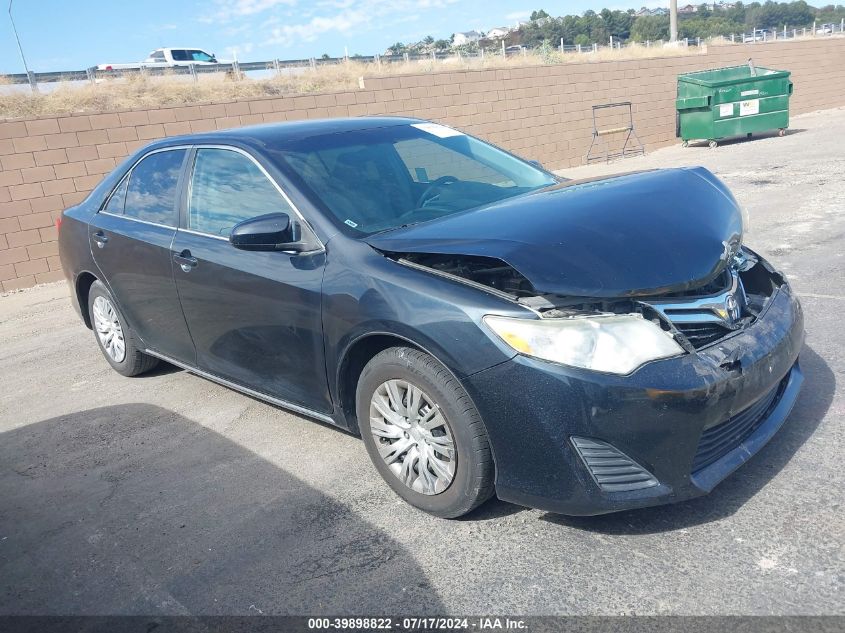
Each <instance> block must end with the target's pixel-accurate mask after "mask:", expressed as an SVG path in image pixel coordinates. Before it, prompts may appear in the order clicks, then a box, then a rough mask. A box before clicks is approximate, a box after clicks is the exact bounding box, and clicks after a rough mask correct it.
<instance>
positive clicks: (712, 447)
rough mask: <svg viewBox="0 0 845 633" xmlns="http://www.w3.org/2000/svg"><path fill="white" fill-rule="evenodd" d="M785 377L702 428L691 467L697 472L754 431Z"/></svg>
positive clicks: (783, 382)
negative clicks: (745, 405) (751, 401)
mask: <svg viewBox="0 0 845 633" xmlns="http://www.w3.org/2000/svg"><path fill="white" fill-rule="evenodd" d="M785 380H786V379H784V380H783V381H781V382H780V384H778V385H776V386H775V388H774V389H772V390H771V391H770V392H769V393H767V394H766V395H765V396H763V397H762V398H760V399H759V400H757V402H755V403H754V404H752V405H751V406H750V407H748V408H747V409H745V410H743V411H741V412H739V413H737V414H736V415H735V416H733V417H732V418H729V419H728V420H726V421H725V422H722V423H721V424H719V425H717V426H714V427H711V428H709V429H707V430H706V431H704V433H703V434H702V436H701V440H700V441H699V443H698V451H697V452H696V454H695V459H693V462H692V471H693V472H697V471H699V470H701V469H702V468H704V467H706V466H709V465H710V464H712V463H713V462H715V461H717V460H718V459H720V458H721V457H724V456H725V455H727V454H728V453H729V452H731V451H732V450H733V449H735V448H736V447H737V446H739V445H740V444H741V443H742V442H743V441H745V440H746V439H747V438H748V437H749V436H750V435H751V434H752V433H754V431H756V430H757V429H758V428H759V426H760V425H761V424H762V423H763V422H764V421H765V420H766V418H767V417H768V413H769V411H770V410H771V409H772V407H773V406H774V405H775V404H776V403H777V401H778V400H779V399H780V395H781V393H782V391H783V386H784V384H785Z"/></svg>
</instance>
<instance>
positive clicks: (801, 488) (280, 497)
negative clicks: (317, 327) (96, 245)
mask: <svg viewBox="0 0 845 633" xmlns="http://www.w3.org/2000/svg"><path fill="white" fill-rule="evenodd" d="M842 139H845V110H842V109H840V110H833V111H825V112H819V113H814V114H809V115H806V116H801V117H796V118H795V119H794V120H793V129H792V131H791V133H790V134H789V135H788V136H787V137H785V138H777V137H772V138H764V139H759V140H758V139H754V140H752V141H750V142H738V143H733V144H727V145H725V146H723V147H719V148H718V149H716V150H709V149H707V148H706V147H691V148H687V149H681V148H680V147H673V148H669V149H666V150H661V151H658V152H655V153H653V154H651V155H649V156H646V157H644V158H642V159H629V160H627V161H625V162H624V163H616V164H612V165H610V166H606V165H600V166H591V167H589V168H583V169H575V170H569V171H567V172H566V174H567V175H570V176H576V177H577V176H586V175H591V174H595V173H610V172H620V171H628V170H631V169H640V168H646V167H661V166H663V167H665V166H675V165H695V164H703V165H705V166H707V167H709V168H710V169H712V170H713V171H714V172H716V173H717V174H718V175H719V176H721V177H722V178H724V179H725V180H726V181H727V183H728V184H729V185H730V186H731V187H732V188H733V191H734V192H735V193H736V195H737V197H738V199H739V200H740V201H741V202H742V203H743V204H744V205H745V207H746V209H747V210H748V212H749V214H750V218H751V223H752V227H751V231H750V233H749V235H748V236H747V243H749V245H751V246H752V247H753V248H756V249H758V250H759V251H761V252H762V253H763V254H764V255H766V256H769V257H770V258H771V259H772V260H773V261H774V262H775V263H776V264H777V265H779V266H781V267H782V268H783V269H784V270H785V271H786V272H787V273H788V274H789V276H790V278H791V279H792V281H793V285H794V286H795V288H796V289H797V291H798V292H799V294H800V295H802V297H803V303H804V306H805V309H806V318H807V324H806V327H807V345H806V349H805V350H804V353H803V355H802V364H803V367H804V370H805V375H806V382H805V387H804V390H803V393H802V395H801V397H800V400H799V402H798V403H797V405H796V407H795V410H794V412H793V414H792V416H791V418H790V420H789V421H788V422H787V424H786V425H785V427H784V428H783V429H782V431H781V432H780V433H779V434H778V435H777V436H776V437H775V438H774V440H773V441H772V442H771V443H770V444H769V445H768V446H767V447H766V448H765V449H764V450H763V451H761V452H760V453H759V454H758V455H757V456H756V457H755V458H754V459H753V460H752V461H751V462H750V463H749V464H747V465H746V466H744V467H743V468H742V469H740V470H739V471H738V472H737V473H735V474H734V475H733V476H732V477H731V478H729V479H728V480H726V481H725V482H724V483H722V484H721V485H720V486H719V487H717V488H716V490H715V491H714V492H713V493H712V494H711V495H709V496H707V497H704V498H701V499H697V500H694V501H691V502H687V503H683V504H679V505H674V506H668V507H662V508H653V509H647V510H640V511H635V512H626V513H622V514H616V515H608V516H603V517H595V518H577V519H576V518H566V517H562V516H556V515H552V514H547V513H544V512H539V511H535V510H527V509H524V508H520V507H517V506H513V505H510V504H506V503H502V502H499V501H495V500H494V501H492V502H490V503H488V504H486V505H485V506H483V507H482V508H480V509H479V510H477V511H476V512H474V513H473V514H472V515H470V516H469V517H467V518H465V519H463V520H459V521H444V520H439V519H435V518H432V517H429V516H427V515H424V514H422V513H419V512H416V511H414V510H413V509H411V508H410V507H408V506H406V505H405V504H404V503H402V502H400V501H399V499H398V498H397V497H396V496H394V495H393V494H392V493H391V491H390V490H389V489H388V487H387V486H386V485H385V484H384V483H382V481H381V480H380V479H379V478H378V476H377V475H376V473H375V471H374V469H373V468H372V467H371V465H370V464H369V462H368V459H367V456H366V453H365V451H364V447H363V445H362V444H361V443H360V442H359V440H357V439H355V438H353V437H350V436H349V435H347V434H344V433H342V432H340V431H338V430H335V429H333V428H330V427H327V426H324V425H321V424H318V423H314V422H311V421H308V420H306V419H303V418H301V417H299V416H296V415H292V414H289V413H286V412H285V411H282V410H280V409H277V408H274V407H272V406H269V405H266V404H264V403H262V402H259V401H257V400H254V399H251V398H249V397H246V396H243V395H240V394H238V393H236V392H234V391H230V390H228V389H225V388H223V387H220V386H217V385H214V384H212V383H210V382H207V381H205V380H203V379H201V378H197V377H195V376H192V375H190V374H188V373H186V372H184V371H179V370H175V369H173V368H169V367H165V368H162V369H160V370H158V371H156V372H155V373H153V374H151V375H149V376H145V377H140V378H135V379H127V378H122V377H121V376H119V375H118V374H116V373H115V372H113V371H112V370H111V369H110V368H109V366H108V365H107V364H106V362H105V361H104V360H103V359H102V358H101V357H100V353H99V351H98V350H97V348H96V346H95V344H94V340H93V338H92V334H91V333H90V332H89V331H88V330H86V329H85V328H84V327H83V326H82V324H81V323H80V322H79V321H78V319H77V317H76V316H75V315H74V313H73V312H72V310H71V307H70V304H69V301H68V298H67V293H68V291H67V288H66V287H65V285H63V284H54V285H49V286H42V287H39V288H35V289H33V290H30V291H26V292H20V293H15V294H12V295H8V296H5V297H3V298H0V385H2V388H0V614H9V613H17V614H36V613H37V614H249V613H259V612H261V613H295V614H344V615H345V614H378V613H404V614H417V615H419V614H423V613H426V614H438V613H451V614H460V613H489V612H497V613H515V614H526V615H528V614H606V615H613V614H633V613H638V614H669V613H671V614H845V600H844V599H843V585H845V564H843V562H844V560H843V559H844V558H845V557H843V543H845V521H843V490H845V486H844V485H843V484H845V476H843V472H845V469H843V468H842V446H843V417H845V397H843V389H842V387H841V386H840V387H839V388H837V383H839V384H840V385H841V381H842V380H843V373H844V372H845V360H843V357H842V354H841V350H842V349H843V347H845V328H843V327H842V313H843V311H845V276H843V263H845V256H843V253H845V238H843V236H844V235H845V186H843V173H845V152H844V151H843V149H842ZM678 202H679V205H683V204H684V201H683V200H679V201H678Z"/></svg>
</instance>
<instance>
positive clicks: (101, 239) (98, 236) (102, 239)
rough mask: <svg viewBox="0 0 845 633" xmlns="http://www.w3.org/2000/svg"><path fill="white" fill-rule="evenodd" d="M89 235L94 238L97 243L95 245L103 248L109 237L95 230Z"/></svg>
mask: <svg viewBox="0 0 845 633" xmlns="http://www.w3.org/2000/svg"><path fill="white" fill-rule="evenodd" d="M91 237H93V238H94V241H95V242H96V243H97V246H99V247H100V248H103V247H104V246H105V245H106V242H108V241H109V238H107V237H106V234H105V233H103V232H102V231H97V232H96V233H94V234H93V235H92V236H91Z"/></svg>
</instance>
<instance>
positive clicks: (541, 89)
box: [0, 38, 845, 291]
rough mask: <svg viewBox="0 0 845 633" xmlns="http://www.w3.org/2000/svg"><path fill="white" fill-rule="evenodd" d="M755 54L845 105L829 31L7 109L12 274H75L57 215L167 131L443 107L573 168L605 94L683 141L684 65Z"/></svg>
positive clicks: (2, 154) (526, 151) (477, 130)
mask: <svg viewBox="0 0 845 633" xmlns="http://www.w3.org/2000/svg"><path fill="white" fill-rule="evenodd" d="M749 57H753V59H754V63H755V64H756V65H757V66H758V67H771V68H778V69H786V70H791V71H792V79H793V82H794V83H795V94H794V96H793V98H792V102H791V110H792V113H793V114H800V113H802V112H809V111H813V110H819V109H824V108H832V107H838V106H845V39H842V38H825V39H818V40H811V41H802V42H773V43H767V44H757V45H744V46H724V47H710V49H709V51H708V52H707V54H704V55H695V56H678V57H664V58H655V59H642V60H630V61H609V62H584V63H578V64H562V65H553V66H552V65H550V66H529V67H523V68H510V69H496V70H472V71H455V72H449V71H444V72H434V73H426V74H418V75H403V76H397V77H384V78H378V79H369V78H368V79H367V80H366V87H365V88H364V89H359V90H354V91H348V92H337V93H326V94H313V95H296V96H280V97H274V98H261V99H251V100H244V101H233V102H228V103H213V104H202V105H190V106H182V107H167V108H160V109H156V110H133V111H125V112H109V113H99V114H75V115H62V116H50V117H39V118H34V119H16V120H5V121H0V286H2V290H3V291H11V290H15V289H19V288H26V287H29V286H33V285H35V284H37V283H44V282H48V281H55V280H58V279H61V278H62V277H63V274H62V272H61V266H60V262H59V258H58V250H57V244H56V228H55V220H56V218H57V217H58V216H59V215H60V214H61V212H62V210H63V209H65V208H67V207H69V206H72V205H74V204H77V203H78V202H80V201H81V200H83V199H84V198H85V196H86V195H87V194H88V192H89V191H90V190H91V189H92V188H93V187H94V186H95V185H96V184H97V182H99V180H100V179H101V178H102V177H103V175H104V174H106V173H108V172H109V171H110V170H111V169H113V168H114V166H115V165H116V164H117V163H118V162H119V161H120V160H122V159H123V158H124V157H125V156H126V155H128V154H129V153H131V152H133V151H134V150H135V149H137V148H138V147H141V146H143V145H144V144H146V143H148V142H150V141H152V140H154V139H157V138H161V137H164V136H172V135H178V134H188V133H192V132H203V131H208V130H215V129H223V128H228V127H236V126H242V125H251V124H255V123H268V122H278V121H291V120H296V119H304V118H324V117H341V116H363V115H382V114H396V115H405V116H414V117H420V118H425V119H432V120H435V121H439V122H442V123H445V124H448V125H451V126H453V127H456V128H459V129H461V130H463V131H465V132H467V133H470V134H473V135H476V136H479V137H480V138H483V139H486V140H489V141H491V142H493V143H495V144H497V145H500V146H502V147H504V148H506V149H508V150H510V151H512V152H515V153H517V154H519V155H521V156H524V157H526V158H531V159H536V160H540V161H541V162H542V163H543V164H544V165H545V166H547V167H548V168H551V169H561V168H566V167H570V166H574V165H579V164H581V163H582V162H583V161H584V158H585V156H586V154H587V149H588V147H589V144H590V140H591V131H592V119H591V112H592V109H591V106H592V105H594V104H599V103H609V102H615V101H632V102H633V104H634V122H635V127H636V132H637V135H638V136H639V138H640V139H641V140H642V141H643V143H644V144H645V146H646V149H647V150H653V149H656V148H658V147H662V146H666V145H669V144H672V143H675V142H677V140H676V138H675V107H674V100H675V90H676V77H677V75H678V74H680V73H684V72H691V71H695V70H705V69H709V68H719V67H722V66H734V65H738V64H743V63H745V62H746V61H747V60H748V58H749ZM691 151H697V150H691ZM622 170H624V165H622V164H620V171H622Z"/></svg>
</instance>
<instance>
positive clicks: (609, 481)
mask: <svg viewBox="0 0 845 633" xmlns="http://www.w3.org/2000/svg"><path fill="white" fill-rule="evenodd" d="M572 445H573V446H575V450H576V451H578V455H579V456H580V457H581V459H582V460H583V462H584V464H585V465H586V466H587V469H588V470H589V471H590V474H591V475H592V476H593V479H595V480H596V483H597V484H598V485H599V488H601V489H602V490H603V491H604V492H625V491H628V490H640V489H642V488H651V487H652V486H656V485H657V484H658V482H657V479H655V477H654V475H652V474H651V473H650V472H648V471H647V470H646V469H645V468H643V467H642V466H640V465H639V464H638V463H637V462H635V461H634V460H633V459H631V458H630V457H628V456H627V455H625V453H623V452H622V451H620V450H619V449H618V448H616V447H615V446H612V445H610V444H608V443H607V442H601V441H599V440H590V439H587V438H585V437H575V436H573V437H572Z"/></svg>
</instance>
